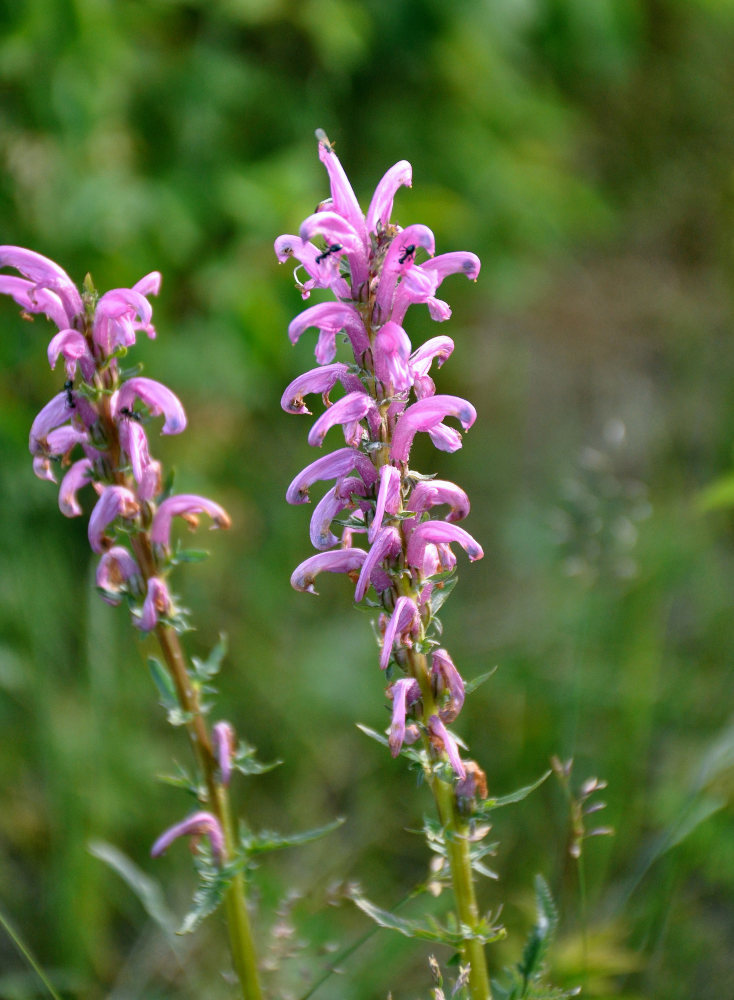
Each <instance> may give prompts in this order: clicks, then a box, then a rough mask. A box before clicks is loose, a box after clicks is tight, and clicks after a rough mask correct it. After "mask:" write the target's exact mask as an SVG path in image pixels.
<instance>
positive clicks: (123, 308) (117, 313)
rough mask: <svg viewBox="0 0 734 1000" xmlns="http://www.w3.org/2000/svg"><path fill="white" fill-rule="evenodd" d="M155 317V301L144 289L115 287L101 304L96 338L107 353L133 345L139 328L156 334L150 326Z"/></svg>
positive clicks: (98, 305)
mask: <svg viewBox="0 0 734 1000" xmlns="http://www.w3.org/2000/svg"><path fill="white" fill-rule="evenodd" d="M152 316H153V309H152V307H151V304H150V302H148V300H147V299H146V298H145V296H144V295H141V294H140V292H136V291H134V290H133V289H132V288H113V289H112V290H111V291H109V292H105V293H104V295H103V296H102V297H101V298H100V300H99V302H98V303H97V307H96V309H95V311H94V327H93V330H92V337H93V339H94V342H95V344H97V345H98V346H99V347H100V348H101V350H102V351H103V352H104V353H105V355H109V354H112V352H113V351H114V350H115V349H116V348H118V347H131V346H132V345H133V344H134V343H135V334H136V332H137V331H138V330H144V331H145V332H146V333H147V334H148V335H149V336H154V335H155V331H154V330H153V328H152V326H151V325H150V321H151V318H152Z"/></svg>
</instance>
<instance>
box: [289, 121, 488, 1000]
mask: <svg viewBox="0 0 734 1000" xmlns="http://www.w3.org/2000/svg"><path fill="white" fill-rule="evenodd" d="M317 138H318V139H319V157H320V159H321V162H322V163H323V164H324V166H325V168H326V170H327V173H328V175H329V180H330V186H331V198H330V199H328V200H327V201H326V202H323V203H322V204H321V205H320V206H319V207H318V208H317V210H316V212H315V213H314V214H313V215H311V216H309V217H308V218H307V219H306V220H305V222H304V223H303V225H302V226H301V229H300V233H299V234H298V235H284V236H281V237H279V238H278V239H277V240H276V242H275V252H276V255H277V256H278V259H279V260H280V261H281V262H284V261H286V260H288V259H291V258H293V259H295V260H296V261H297V264H298V266H297V267H296V271H295V276H296V284H297V287H298V289H299V291H300V292H301V295H302V297H303V298H304V299H307V298H308V297H309V295H310V293H311V291H312V290H313V289H314V288H322V289H329V290H330V291H331V292H332V293H333V295H334V297H335V299H336V301H335V302H331V303H329V302H324V303H320V304H318V305H315V306H311V307H309V308H307V309H305V310H304V311H303V312H302V313H301V314H300V315H299V316H297V317H296V318H295V319H294V320H293V321H292V322H291V324H290V326H289V330H288V333H289V337H290V340H291V341H292V342H293V343H295V342H296V341H297V340H298V339H299V338H300V337H301V336H302V335H303V333H304V332H305V331H306V330H308V329H309V328H311V327H313V328H315V329H316V330H317V331H318V340H317V345H316V351H315V355H316V360H317V362H318V364H319V366H320V367H319V368H317V369H314V370H313V371H310V372H307V373H305V374H303V375H300V376H298V377H297V378H296V379H295V380H294V381H293V382H292V383H291V385H290V386H288V388H287V389H286V391H285V392H284V394H283V399H282V407H283V409H284V410H286V412H289V413H298V414H308V413H309V410H308V408H307V406H306V403H305V397H306V396H307V395H308V394H320V395H321V396H322V398H323V401H324V404H325V409H324V411H323V412H322V413H321V415H320V416H318V417H317V419H316V420H315V422H314V424H313V426H312V428H311V431H310V433H309V435H308V441H309V444H310V445H312V446H313V447H320V446H321V445H322V444H323V442H324V440H325V437H326V435H327V434H328V433H329V431H330V430H331V429H332V428H333V427H335V426H341V427H342V430H343V434H344V440H345V445H346V447H344V448H341V449H339V450H337V451H335V452H332V453H331V454H328V455H326V456H324V457H323V458H319V459H317V460H316V461H315V462H312V463H311V464H310V465H309V466H307V468H306V469H304V470H303V471H302V472H301V473H299V475H298V476H296V478H295V479H294V480H293V482H292V483H291V485H290V487H289V488H288V491H287V494H286V498H287V500H288V502H289V503H294V504H301V503H308V502H309V491H310V488H311V487H312V486H313V485H314V484H315V483H317V482H319V481H321V480H330V479H333V480H335V484H334V486H333V487H332V488H331V489H330V490H329V491H328V492H327V494H326V495H325V496H324V497H323V499H322V500H321V501H320V502H319V503H318V504H317V505H316V507H315V509H314V512H313V516H312V519H311V531H310V536H311V541H312V543H313V545H314V547H315V548H316V549H317V550H318V551H317V554H316V555H313V556H311V557H309V558H308V559H306V560H305V561H304V562H303V563H301V565H300V566H298V567H297V568H296V570H294V572H293V574H292V577H291V583H292V584H293V586H294V587H295V588H296V589H297V590H302V591H308V592H311V593H315V592H316V590H315V579H316V576H317V575H318V573H320V572H338V573H346V574H347V575H349V576H350V578H351V579H352V580H353V582H354V583H355V594H354V596H355V600H356V601H357V602H359V601H362V600H365V599H367V601H368V603H369V604H370V605H371V606H372V607H375V608H376V609H377V610H378V612H379V618H378V624H379V633H380V635H381V647H382V648H381V654H380V667H381V669H382V670H383V671H385V673H386V676H387V679H388V687H387V694H388V697H389V698H390V699H391V700H392V702H393V713H392V722H391V726H390V730H389V739H388V745H389V748H390V751H391V753H392V755H393V756H397V755H398V754H399V753H400V752H401V749H402V748H403V746H404V745H409V744H412V743H416V742H417V741H420V743H421V745H422V747H423V754H422V758H421V759H422V762H423V767H424V771H425V774H426V779H427V784H428V785H429V787H430V788H431V791H432V793H433V796H434V799H435V802H436V807H437V810H438V814H439V818H440V824H441V835H442V839H443V849H444V851H445V857H446V859H447V861H448V865H449V868H450V874H451V884H452V887H453V892H454V898H455V902H456V911H457V918H458V923H459V926H460V928H461V937H462V941H461V949H460V950H461V953H462V959H463V962H464V964H466V965H469V966H470V967H471V968H470V973H469V992H470V995H471V998H472V1000H489V998H490V996H491V990H490V983H489V974H488V970H487V962H486V956H485V951H484V942H485V941H488V940H490V939H491V937H490V936H488V935H487V931H486V926H487V923H486V920H485V919H483V918H482V917H481V916H480V913H479V907H478V904H477V899H476V891H475V885H474V873H473V865H472V846H473V845H474V844H475V843H477V841H478V840H479V839H481V837H482V836H483V835H484V834H483V832H482V831H481V829H479V827H478V824H477V822H476V820H475V817H474V813H475V812H478V811H479V804H480V803H479V800H481V799H482V798H486V795H487V790H486V779H485V777H484V774H483V772H482V771H481V769H480V768H479V767H478V765H476V764H475V762H473V761H469V760H466V761H465V760H462V758H461V754H460V750H459V746H458V743H457V741H456V740H455V738H454V737H453V736H452V734H451V732H450V731H449V729H448V728H447V726H449V725H451V724H452V723H453V722H454V721H455V719H456V717H457V715H458V714H459V711H460V710H461V706H462V704H463V701H464V683H463V680H462V679H461V676H460V674H459V672H458V670H457V669H456V667H455V666H454V664H453V662H452V661H451V658H450V656H449V654H448V653H447V652H446V650H444V649H440V648H439V645H440V643H439V641H438V636H439V635H440V623H439V622H438V619H437V617H436V613H437V611H438V609H439V608H440V606H441V605H442V604H443V601H444V600H445V598H446V597H447V596H448V593H449V592H450V589H451V587H452V585H453V582H454V581H453V580H452V579H451V578H452V574H453V571H454V568H455V565H456V556H455V555H454V552H453V550H452V548H451V546H452V545H454V544H458V545H459V546H460V547H461V548H463V549H464V550H465V552H466V554H467V556H468V557H469V559H470V560H472V561H473V560H476V559H480V558H481V557H482V555H483V553H482V549H481V546H480V545H479V544H478V542H477V541H476V540H475V539H474V538H473V537H472V536H471V535H470V534H469V533H468V532H467V531H465V530H464V529H463V528H461V527H460V526H459V525H458V524H456V522H457V521H459V520H461V519H462V518H463V517H465V516H466V515H467V514H468V512H469V501H468V498H467V496H466V494H465V493H464V491H463V490H461V489H460V487H458V486H456V485H455V484H453V483H448V482H444V481H441V480H435V479H433V478H432V477H431V476H430V475H428V476H425V475H422V474H420V473H418V472H417V471H415V470H413V469H412V468H411V466H410V453H411V448H412V444H413V441H414V438H415V436H416V434H418V433H427V434H428V435H429V437H430V438H431V440H432V442H433V444H434V445H435V446H436V447H437V448H439V449H440V450H443V451H449V452H453V451H456V450H457V449H458V448H460V447H461V444H462V440H461V435H460V433H459V432H458V431H457V430H456V429H455V428H454V427H452V426H451V425H449V424H447V423H445V420H446V419H447V418H453V419H455V420H457V421H458V423H459V424H460V426H461V427H462V428H463V430H467V429H468V428H469V427H471V425H472V424H473V423H474V420H475V419H476V411H475V409H474V407H473V406H472V404H471V403H469V402H468V401H467V400H464V399H461V398H459V397H456V396H448V395H440V394H436V389H435V385H434V382H433V380H432V378H431V376H430V374H429V372H430V370H431V367H432V365H433V363H434V362H436V365H437V366H438V367H440V366H441V365H442V364H443V362H444V361H445V360H446V359H447V358H448V357H449V356H450V354H451V352H452V351H453V347H454V345H453V341H452V340H451V339H450V338H449V337H446V336H440V337H434V338H431V339H430V340H428V341H427V342H426V343H424V344H423V345H422V346H421V347H418V348H417V349H415V350H414V349H413V346H412V344H411V342H410V339H409V337H408V334H407V332H406V331H405V329H404V328H403V325H402V324H403V322H404V318H405V315H406V312H407V309H408V307H409V306H410V305H412V304H425V305H426V306H427V308H428V311H429V314H430V316H431V317H432V318H433V319H434V320H436V321H438V322H442V321H444V320H446V319H448V318H449V316H450V315H451V310H450V308H449V306H448V305H447V303H446V302H444V301H442V300H441V299H439V298H437V297H436V292H437V289H438V287H439V286H440V284H441V283H442V281H443V280H444V278H445V277H447V276H448V275H450V274H454V273H463V274H465V275H466V276H467V277H469V278H470V279H472V280H475V279H476V277H477V275H478V273H479V267H480V264H479V260H478V258H477V257H476V256H475V255H474V254H471V253H464V252H454V253H447V254H441V255H439V256H434V254H435V240H434V237H433V233H432V232H431V231H430V229H428V228H427V227H426V226H423V225H411V226H408V227H406V228H404V229H401V228H400V227H399V226H398V225H395V224H394V223H392V222H391V221H390V215H391V212H392V205H393V199H394V196H395V194H396V192H397V190H398V188H399V187H400V186H401V185H406V186H410V185H411V176H412V175H411V168H410V165H409V164H408V163H406V162H405V161H401V162H399V163H397V164H395V166H393V167H392V168H391V169H390V170H388V172H387V174H386V175H385V176H384V178H383V179H382V181H381V182H380V184H379V185H378V187H377V189H376V191H375V194H374V196H373V198H372V202H371V204H370V206H369V209H368V211H367V213H366V215H364V214H363V213H362V211H361V209H360V208H359V204H358V202H357V199H356V197H355V195H354V192H353V190H352V188H351V186H350V184H349V181H348V180H347V177H346V174H345V173H344V170H343V168H342V166H341V164H340V162H339V160H338V158H337V156H336V154H335V153H334V150H333V147H332V146H331V144H330V143H329V142H328V140H327V139H326V137H325V136H324V135H323V133H321V132H317ZM314 241H318V242H314ZM321 241H323V243H324V244H325V249H322V248H321V247H320V245H319V244H320V242H321ZM426 257H427V258H428V259H426ZM339 334H343V335H345V337H346V339H347V341H348V343H349V345H350V347H351V350H352V353H353V362H348V363H346V364H345V363H342V362H341V361H337V360H336V357H337V340H336V338H337V336H338V335H339ZM339 386H340V387H341V389H343V392H344V394H343V395H342V396H341V397H340V398H339V399H337V400H336V401H333V402H332V400H331V399H330V393H331V392H332V391H335V390H337V387H339ZM445 506H448V513H446V514H445V516H444V517H443V518H441V517H437V516H436V513H435V509H436V508H440V507H445ZM337 532H340V533H339V534H338V533H337ZM360 539H364V540H365V541H366V546H365V547H362V546H360V545H359V544H358V543H359V541H360Z"/></svg>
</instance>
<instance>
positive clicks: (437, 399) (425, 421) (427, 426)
mask: <svg viewBox="0 0 734 1000" xmlns="http://www.w3.org/2000/svg"><path fill="white" fill-rule="evenodd" d="M449 416H451V417H456V418H457V420H459V421H460V423H461V425H462V427H463V428H464V430H467V429H468V428H469V427H471V425H472V424H473V423H474V421H475V420H476V417H477V411H476V410H475V409H474V407H473V406H472V404H471V403H469V402H468V401H467V400H466V399H461V398H460V397H459V396H442V395H439V396H428V397H427V398H425V399H419V400H418V401H417V402H416V403H413V405H412V406H409V407H408V409H407V410H406V411H405V412H404V413H403V414H402V415H401V417H400V419H399V420H398V422H397V426H396V427H395V433H394V434H393V440H392V446H391V449H390V457H391V458H392V460H393V461H394V462H407V460H408V455H409V454H410V447H411V445H412V443H413V438H414V437H415V435H416V434H417V432H418V431H428V430H431V429H432V428H434V427H436V425H437V424H440V423H441V421H442V420H443V419H444V417H449Z"/></svg>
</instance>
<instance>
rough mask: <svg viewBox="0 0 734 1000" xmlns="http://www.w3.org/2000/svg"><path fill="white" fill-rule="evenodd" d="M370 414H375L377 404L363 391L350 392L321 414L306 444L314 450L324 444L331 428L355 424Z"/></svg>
mask: <svg viewBox="0 0 734 1000" xmlns="http://www.w3.org/2000/svg"><path fill="white" fill-rule="evenodd" d="M370 412H377V404H376V403H375V401H374V400H373V399H372V397H371V396H370V395H369V394H368V393H367V392H366V391H365V390H364V389H362V390H361V391H360V392H350V393H348V394H347V395H346V396H343V397H342V398H341V399H340V400H338V401H337V402H336V403H334V404H333V405H332V406H330V407H328V409H327V410H325V411H324V412H323V413H322V414H321V416H320V417H319V418H318V420H317V421H316V422H315V423H314V425H313V427H312V428H311V430H310V432H309V435H308V443H309V444H310V445H311V446H312V447H314V448H316V447H319V446H320V445H322V444H323V443H324V437H325V436H326V433H327V431H328V430H329V429H330V428H331V427H334V426H335V425H336V424H350V423H356V422H358V421H360V420H362V419H363V418H364V417H366V416H367V414H368V413H370ZM359 438H361V434H360V435H359ZM350 443H356V442H350Z"/></svg>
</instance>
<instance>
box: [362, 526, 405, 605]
mask: <svg viewBox="0 0 734 1000" xmlns="http://www.w3.org/2000/svg"><path fill="white" fill-rule="evenodd" d="M401 549H402V544H401V541H400V532H399V531H398V530H397V528H393V527H387V528H381V529H380V531H378V533H377V536H376V538H375V541H374V542H373V544H372V548H371V549H370V551H369V553H368V555H367V558H366V559H365V561H364V564H363V565H362V569H361V571H360V574H359V580H358V581H357V586H356V588H355V591H354V600H355V601H356V602H357V603H359V602H360V601H361V600H362V598H363V597H364V595H365V594H366V593H367V588H368V587H369V585H370V578H371V576H372V571H373V570H374V569H377V567H378V566H379V564H380V563H381V562H382V560H383V559H386V558H389V557H391V556H396V555H397V554H398V553H399V552H400V551H401Z"/></svg>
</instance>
